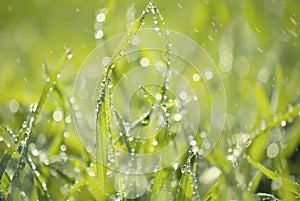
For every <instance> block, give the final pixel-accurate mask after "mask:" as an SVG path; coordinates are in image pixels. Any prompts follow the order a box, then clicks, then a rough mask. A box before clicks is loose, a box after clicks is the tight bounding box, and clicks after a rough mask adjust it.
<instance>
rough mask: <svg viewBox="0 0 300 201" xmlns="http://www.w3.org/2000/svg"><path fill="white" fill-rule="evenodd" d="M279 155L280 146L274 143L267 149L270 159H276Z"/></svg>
mask: <svg viewBox="0 0 300 201" xmlns="http://www.w3.org/2000/svg"><path fill="white" fill-rule="evenodd" d="M278 154H279V146H278V145H277V144H276V143H272V144H270V145H269V146H268V148H267V156H268V157H269V158H275V157H276V156H277V155H278Z"/></svg>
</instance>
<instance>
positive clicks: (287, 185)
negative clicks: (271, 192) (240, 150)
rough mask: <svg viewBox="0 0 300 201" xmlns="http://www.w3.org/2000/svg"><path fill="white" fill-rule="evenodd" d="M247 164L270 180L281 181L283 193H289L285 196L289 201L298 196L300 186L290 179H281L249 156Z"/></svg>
mask: <svg viewBox="0 0 300 201" xmlns="http://www.w3.org/2000/svg"><path fill="white" fill-rule="evenodd" d="M247 160H248V162H249V163H250V164H251V165H252V166H253V167H255V168H257V169H258V170H259V171H261V172H262V173H263V174H264V175H265V176H267V177H268V178H270V179H272V180H273V181H276V180H278V179H280V180H281V181H282V188H284V191H285V192H289V193H288V194H289V195H286V196H287V197H288V199H289V200H294V199H295V196H300V193H299V191H300V186H299V185H298V184H296V183H294V182H293V181H291V180H290V179H288V178H286V177H282V176H281V175H280V174H278V173H275V172H273V171H271V170H269V169H268V168H266V167H265V166H263V165H261V164H260V163H257V162H255V161H254V160H252V159H251V158H250V156H247Z"/></svg>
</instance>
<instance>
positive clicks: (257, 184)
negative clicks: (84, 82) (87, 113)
mask: <svg viewBox="0 0 300 201" xmlns="http://www.w3.org/2000/svg"><path fill="white" fill-rule="evenodd" d="M130 2H133V1H130ZM283 2H284V3H283V4H284V6H283V5H279V4H280V3H278V2H277V3H274V2H272V3H271V2H269V3H268V2H267V1H265V2H264V3H263V4H265V5H264V6H261V2H260V1H253V2H250V1H240V2H234V3H233V2H228V4H225V3H222V2H218V1H217V2H209V1H192V2H188V3H186V2H184V1H180V3H175V4H174V2H172V3H171V2H169V1H167V2H166V3H163V2H158V3H157V4H158V6H157V5H156V4H155V3H153V2H150V3H148V6H147V7H146V8H145V10H144V11H143V12H141V13H142V14H141V15H140V16H139V17H138V18H137V19H136V20H134V21H132V20H131V21H130V19H129V18H130V17H128V16H130V14H132V13H130V12H128V13H127V18H128V20H129V21H130V22H129V26H128V30H127V32H126V34H125V36H124V37H123V38H122V40H121V41H120V43H119V44H118V45H117V46H116V47H115V49H114V53H113V55H110V56H111V60H110V62H109V63H108V64H107V65H106V66H104V70H105V73H104V77H103V78H102V81H101V83H100V85H101V86H100V87H99V88H100V89H99V94H97V95H98V98H97V103H95V105H96V119H95V121H96V138H95V139H96V142H95V149H96V158H95V159H94V158H93V157H92V156H91V155H90V152H89V150H86V149H85V147H84V146H83V145H82V144H81V142H80V140H79V139H78V137H77V134H76V129H75V128H74V123H73V121H71V116H70V115H71V113H72V104H74V100H72V98H70V97H71V95H70V93H71V92H70V91H71V88H72V87H73V86H72V82H73V80H74V77H75V74H76V71H77V69H76V68H72V66H73V65H77V63H82V60H83V58H84V56H86V54H87V52H88V50H86V51H84V53H86V54H85V55H80V54H79V52H80V51H78V47H79V45H78V44H77V43H76V44H77V45H75V47H74V49H75V50H77V56H76V55H74V58H73V61H72V60H70V61H67V59H70V58H72V56H73V55H72V54H71V51H70V49H66V50H65V53H64V54H63V56H62V57H61V59H60V60H59V61H58V62H57V64H55V65H50V66H51V67H48V66H47V63H46V62H43V68H44V71H45V72H44V74H45V76H46V81H43V83H45V84H44V88H43V90H42V93H41V95H40V96H38V99H37V97H35V96H36V94H37V93H36V89H42V88H41V86H37V87H36V86H35V87H32V88H31V87H30V88H29V89H25V92H24V96H26V97H25V98H23V97H22V96H23V95H21V94H22V93H23V92H22V90H23V89H22V88H21V87H20V86H22V82H20V81H17V80H16V82H15V85H14V86H13V85H11V82H10V81H9V80H8V79H6V78H5V75H6V74H7V75H9V74H10V73H9V72H8V70H7V69H6V68H3V69H2V68H1V69H0V72H1V78H3V79H2V80H3V81H2V80H1V84H3V87H2V85H1V88H0V95H1V99H0V104H1V110H0V121H1V122H2V123H1V125H0V157H1V161H0V200H99V201H100V200H149V201H152V200H177V201H184V200H186V201H189V200H192V201H194V200H204V201H208V200H211V201H213V200H233V199H234V200H271V199H272V200H279V199H281V200H298V199H299V198H300V187H299V184H298V183H299V182H300V180H299V178H300V172H299V164H300V163H299V160H300V155H299V152H298V148H299V145H300V132H299V129H300V120H299V116H300V89H299V86H298V82H299V76H300V71H299V61H298V59H299V58H298V53H299V51H300V49H299V47H298V46H299V45H298V44H299V38H298V33H299V26H298V22H300V20H299V16H300V9H299V6H298V5H297V3H295V2H293V1H283ZM1 4H4V3H1ZM45 4H46V3H45ZM118 4H120V5H127V7H128V5H129V3H125V1H124V2H123V1H122V2H121V1H105V2H104V3H102V4H101V7H106V9H107V10H108V11H107V12H108V13H107V14H106V15H105V20H106V21H105V23H104V25H103V24H102V25H101V26H100V28H101V29H103V31H104V32H105V33H104V36H103V37H102V38H101V39H99V41H100V42H101V40H104V39H106V38H107V37H109V36H111V35H112V34H115V33H117V32H118V31H116V30H118V27H117V26H116V25H123V24H126V22H124V21H121V20H120V19H117V18H121V17H120V15H113V13H114V12H116V9H117V8H115V7H116V5H118ZM173 4H174V5H173ZM145 5H146V3H145V2H144V1H141V2H136V5H134V4H132V5H131V7H129V9H133V8H135V7H136V8H138V9H137V12H140V9H142V8H144V6H145ZM35 6H43V5H42V3H41V5H38V4H36V5H35ZM81 6H83V5H81ZM281 6H282V7H281ZM0 7H1V10H4V6H0ZM31 7H34V6H32V5H31V4H30V5H26V6H25V10H26V11H29V10H31V9H33V8H31ZM158 7H159V8H161V10H162V11H163V12H162V13H165V12H166V15H165V20H166V21H167V22H168V23H167V24H168V25H169V26H168V27H170V28H174V29H175V28H177V26H179V24H180V23H182V24H183V25H182V26H183V27H181V28H180V29H178V30H179V31H182V32H183V33H185V34H187V35H191V37H193V39H194V40H196V41H197V42H198V43H200V44H201V45H203V47H204V48H205V49H206V50H207V51H208V52H209V53H210V54H211V56H212V57H213V60H214V61H215V63H218V68H219V70H220V75H221V77H222V78H223V81H224V85H225V89H226V95H227V101H228V108H227V113H226V122H225V127H224V131H223V135H222V136H221V137H220V139H219V142H218V144H217V145H216V147H215V148H214V149H213V151H212V153H210V154H209V155H208V156H207V157H205V158H202V157H201V149H199V147H201V145H202V143H203V141H204V140H203V138H204V137H203V135H205V134H206V133H207V128H208V126H207V125H209V122H210V119H209V118H206V116H205V118H204V120H203V119H201V122H200V125H199V129H198V130H199V132H198V133H195V138H193V140H195V142H193V143H190V144H191V146H190V147H189V149H188V151H187V152H186V153H185V154H184V155H183V156H182V157H181V158H179V159H178V160H177V161H176V162H175V163H173V164H171V165H169V166H168V167H166V168H164V169H159V170H155V171H153V173H148V174H144V175H142V176H140V175H134V176H133V179H132V178H131V179H132V180H130V179H129V181H131V182H133V183H134V184H133V186H134V185H135V186H140V187H141V188H142V187H145V189H146V191H145V192H143V194H142V195H139V196H137V197H136V198H132V199H130V198H127V196H128V189H130V188H134V187H131V185H129V183H128V181H127V180H126V179H128V178H127V177H126V175H125V176H124V175H123V176H122V175H121V174H118V172H117V171H115V170H114V169H110V168H109V167H108V164H107V162H106V161H108V159H109V157H111V156H112V158H113V159H115V161H117V159H116V149H117V148H118V149H122V150H123V151H125V152H127V153H129V154H132V155H134V154H139V153H147V151H148V150H150V148H152V147H153V146H152V143H153V141H154V140H156V142H157V144H158V146H157V147H156V148H155V150H158V149H159V148H162V147H164V146H165V145H167V144H168V143H170V142H171V141H172V136H171V137H170V135H169V133H171V131H170V127H171V126H172V123H174V122H172V120H171V118H170V117H169V113H170V111H172V110H175V109H176V103H174V102H172V101H169V100H170V99H172V97H171V95H170V94H168V85H169V83H168V82H169V77H168V76H169V72H170V69H171V68H172V57H171V49H170V46H169V41H168V37H169V36H168V34H165V32H158V35H159V37H158V38H159V40H161V42H162V43H163V46H164V48H165V54H164V55H163V56H162V57H163V61H164V63H165V66H166V67H167V72H166V76H164V80H163V84H162V86H161V87H160V88H159V89H158V90H157V91H158V92H159V94H160V95H161V97H162V98H161V99H160V100H157V99H156V97H155V96H154V93H153V91H155V90H153V89H152V88H151V87H144V86H141V87H140V88H139V92H141V94H142V95H143V97H144V99H145V100H146V101H147V102H148V103H149V104H150V105H151V109H149V111H147V112H146V113H144V114H142V115H141V116H140V117H139V118H138V119H137V120H136V121H134V122H133V123H132V124H130V125H128V122H126V121H125V120H124V119H123V117H122V116H121V114H120V113H119V112H118V111H117V110H116V109H115V108H114V106H113V104H112V99H113V98H114V97H113V91H112V90H113V85H114V84H115V82H114V81H115V80H114V79H116V77H118V73H119V74H121V73H122V72H123V71H122V70H123V69H122V68H124V69H125V68H126V66H125V65H122V60H121V58H122V57H123V54H124V52H125V51H126V50H127V48H128V46H129V44H130V43H131V42H132V40H133V39H134V36H135V35H136V34H137V33H138V31H139V30H140V29H141V28H142V27H147V26H149V25H148V24H146V22H151V21H155V23H154V28H156V29H157V28H159V30H166V29H167V28H166V23H165V21H164V20H163V18H162V15H161V13H160V11H159V10H158ZM174 7H175V8H176V9H177V10H178V8H180V9H181V10H184V11H183V14H181V13H180V12H178V13H175V12H176V11H174V12H173V11H168V12H167V10H168V9H169V10H172V9H175V8H174ZM184 7H186V8H184ZM262 7H264V8H262ZM283 7H284V8H283ZM8 8H9V7H8ZM78 9H81V8H78ZM119 9H123V8H122V7H120V8H118V10H119ZM129 9H128V10H129ZM180 9H179V11H181V10H180ZM264 9H265V10H264ZM265 11H266V12H265ZM89 12H90V11H86V14H88V13H89ZM101 12H103V10H102V11H101ZM120 12H121V11H120ZM35 13H38V11H35ZM96 14H97V13H96ZM259 14H263V15H264V18H258V17H257V16H259ZM5 15H7V16H8V15H9V14H8V11H5V12H2V14H0V17H1V18H0V22H1V23H2V24H5V23H4V22H5V17H6V16H5ZM181 15H183V16H181ZM61 16H62V15H61ZM174 16H175V17H174ZM54 17H55V16H54ZM92 17H94V16H92ZM273 18H274V19H275V20H277V21H278V24H277V21H276V23H275V22H274V19H273ZM98 21H101V20H98ZM169 22H170V23H169ZM183 22H184V23H183ZM279 22H280V23H279ZM10 23H13V19H11V20H10ZM49 23H50V22H49ZM274 24H275V25H274ZM1 26H2V25H1ZM52 26H53V25H52ZM52 26H50V27H51V28H52ZM95 26H96V25H95ZM152 26H153V25H152V24H151V25H150V26H149V27H151V28H153V27H152ZM185 26H186V27H185ZM281 26H283V27H286V30H281V28H282V27H281ZM98 28H99V27H98ZM45 29H46V28H45ZM96 29H97V28H96ZM124 29H125V27H122V29H121V28H120V30H119V31H121V30H124ZM188 29H191V30H192V32H193V33H192V34H191V30H189V31H188ZM26 30H31V29H30V28H28V27H27V25H26ZM111 30H113V31H111ZM175 30H176V29H175ZM5 31H7V29H4V32H3V33H1V34H2V35H3V34H6V35H8V33H6V32H5ZM31 31H32V32H33V30H31ZM199 32H200V33H199ZM39 34H40V35H42V33H39ZM74 34H75V35H76V40H80V39H82V38H81V37H80V36H81V35H82V33H74ZM37 35H38V34H37ZM58 35H59V34H58ZM45 36H47V37H49V36H48V35H47V34H46V35H45ZM6 37H8V36H6ZM18 37H19V36H18ZM32 37H33V36H32ZM77 37H78V38H77ZM17 39H18V38H17ZM31 40H33V39H31V38H30V39H29V41H31ZM62 40H63V39H62ZM149 40H152V39H149ZM153 40H155V39H153ZM57 41H58V42H57V44H55V45H56V46H60V47H61V46H63V45H62V44H60V43H59V41H60V40H59V39H57ZM91 41H93V40H91ZM0 42H2V40H1V41H0ZM93 42H94V41H93ZM24 43H25V42H24ZM90 43H92V42H87V44H88V46H89V44H90ZM6 46H7V45H6ZM20 46H22V47H23V46H26V44H20ZM89 47H90V48H91V46H89ZM56 48H58V47H56ZM76 48H77V49H76ZM1 49H2V48H1ZM217 50H218V51H219V53H217V52H218V51H217ZM30 51H31V52H37V50H36V49H34V50H30ZM149 52H150V51H149ZM149 52H147V51H145V52H143V53H141V54H142V55H147V54H149V55H150V54H151V53H149ZM37 53H38V54H37V55H38V56H35V55H34V54H32V55H29V56H28V57H34V56H35V57H40V56H41V55H40V53H39V52H37ZM84 53H83V54H84ZM3 55H5V54H4V53H3V52H1V54H0V58H1V59H2V60H3V63H4V64H5V65H6V66H9V65H12V64H9V63H10V61H9V60H10V59H11V57H10V58H8V59H5V58H4V56H3ZM224 55H225V56H226V55H227V56H226V57H224ZM23 56H24V55H23ZM50 57H54V56H50ZM223 57H224V58H223ZM32 59H37V58H32ZM38 59H40V58H38ZM51 59H53V58H51ZM226 59H227V60H226ZM28 60H30V58H28ZM23 64H24V65H25V63H23ZM29 64H30V65H31V64H32V63H29ZM63 66H67V67H69V69H66V70H65V71H62V67H63ZM31 68H32V69H31ZM35 68H36V67H29V70H28V71H29V74H30V73H31V72H32V77H30V78H28V79H26V80H28V81H29V80H32V81H29V82H33V80H34V79H35V78H39V77H40V74H42V72H38V73H36V72H35ZM126 69H127V68H126ZM120 72H121V73H120ZM37 74H39V75H37ZM61 75H65V76H66V78H65V79H60V77H61ZM68 76H69V78H68ZM99 76H100V75H99ZM9 77H10V78H11V77H12V76H9ZM14 79H15V77H14ZM37 83H38V85H41V84H40V83H41V80H40V79H38V81H37V82H36V83H35V84H37ZM23 84H24V83H23ZM199 85H200V87H199V88H197V89H199V91H198V92H197V93H203V96H201V95H202V94H201V95H200V96H201V97H203V100H201V101H203V104H204V107H208V106H209V103H207V102H209V101H207V102H206V97H205V94H204V92H203V91H204V90H202V89H205V84H204V83H203V82H200V84H199ZM25 86H28V85H26V84H25ZM10 87H11V89H10ZM32 94H34V95H32ZM170 97H171V98H170ZM34 99H36V100H38V101H37V104H32V105H31V106H30V107H28V105H29V104H30V103H31V102H33V101H32V100H34ZM16 100H17V106H16V103H15V102H16ZM73 106H74V105H73ZM141 106H142V104H140V103H139V102H138V101H137V102H135V103H134V107H136V108H140V107H141ZM16 108H17V109H16ZM155 109H157V110H158V111H159V112H161V114H162V117H163V119H164V120H165V124H166V129H165V130H162V131H161V133H160V134H159V135H158V136H157V137H155V138H153V139H150V140H146V141H142V140H139V139H137V140H130V139H129V136H128V135H127V134H128V133H129V131H132V130H134V129H137V128H143V127H147V126H148V125H149V124H150V121H151V118H150V117H151V115H152V114H153V113H154V112H155V111H154V110H155ZM114 124H115V125H116V127H117V128H118V131H119V132H116V131H115V130H114V129H115V128H114V126H113V125H114ZM155 126H156V125H155ZM116 133H117V134H116ZM115 146H116V147H115ZM179 146H180V145H179ZM171 154H172V153H171ZM103 161H104V162H103ZM162 163H163V162H162V161H159V162H158V164H157V167H161V166H163V165H164V164H162ZM121 165H122V164H118V162H116V167H117V168H118V167H119V166H121ZM127 176H128V175H127ZM118 177H120V178H118ZM143 179H145V180H146V184H145V183H144V180H143ZM143 185H144V186H143ZM135 190H137V189H135ZM136 194H138V193H137V192H136Z"/></svg>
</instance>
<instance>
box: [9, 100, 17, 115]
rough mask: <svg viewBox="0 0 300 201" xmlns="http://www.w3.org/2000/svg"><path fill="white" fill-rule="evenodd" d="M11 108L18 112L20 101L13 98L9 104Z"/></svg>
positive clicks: (13, 111) (12, 110)
mask: <svg viewBox="0 0 300 201" xmlns="http://www.w3.org/2000/svg"><path fill="white" fill-rule="evenodd" d="M8 107H9V110H10V111H11V112H12V113H16V112H18V110H19V102H18V101H17V100H16V99H11V100H10V101H9V104H8Z"/></svg>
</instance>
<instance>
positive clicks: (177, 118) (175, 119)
mask: <svg viewBox="0 0 300 201" xmlns="http://www.w3.org/2000/svg"><path fill="white" fill-rule="evenodd" d="M173 119H174V121H180V120H181V119H182V116H181V114H179V113H177V114H175V115H174V117H173Z"/></svg>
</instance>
